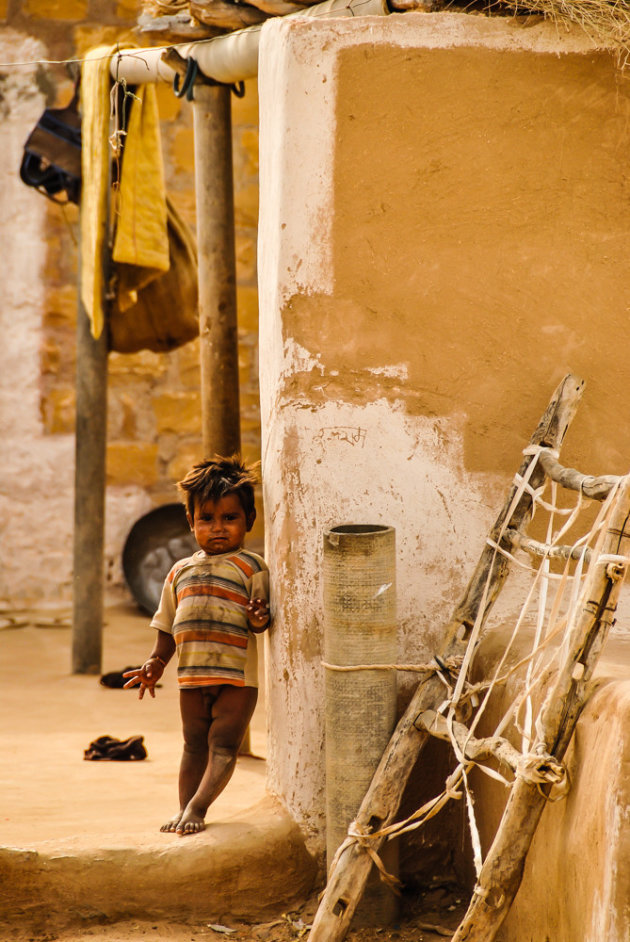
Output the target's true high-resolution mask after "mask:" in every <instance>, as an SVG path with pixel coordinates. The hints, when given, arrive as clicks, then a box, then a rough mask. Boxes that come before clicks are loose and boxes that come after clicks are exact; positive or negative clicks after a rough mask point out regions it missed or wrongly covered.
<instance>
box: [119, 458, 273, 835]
mask: <svg viewBox="0 0 630 942" xmlns="http://www.w3.org/2000/svg"><path fill="white" fill-rule="evenodd" d="M255 483H256V475H255V473H254V472H253V470H252V469H250V468H247V467H246V466H245V465H244V464H243V463H242V462H241V461H240V459H239V458H238V457H237V456H234V457H232V458H221V457H218V456H217V457H216V458H215V459H214V460H212V461H203V462H201V463H200V464H197V465H195V466H194V467H193V468H192V470H191V471H189V472H188V474H187V475H186V476H185V477H184V479H183V480H182V481H180V482H179V484H178V487H179V489H180V490H181V491H183V492H184V494H185V503H186V517H187V519H188V523H189V524H190V528H191V530H192V531H193V533H194V535H195V539H196V541H197V543H198V544H199V551H198V552H196V553H194V554H193V555H192V556H190V557H188V558H187V559H180V560H179V562H177V563H175V564H174V566H173V567H172V569H171V571H170V572H169V574H168V576H167V577H166V581H165V583H164V588H163V590H162V597H161V600H160V605H159V608H158V610H157V612H156V613H155V615H154V616H153V619H152V621H151V626H152V627H153V628H155V629H157V636H156V640H155V644H154V646H153V650H152V651H151V654H150V656H149V658H148V659H147V660H146V661H145V663H144V664H143V665H142V667H141V668H138V669H137V670H131V671H127V672H126V673H125V675H124V676H125V677H129V678H130V680H128V681H127V683H126V684H125V687H133V686H135V685H136V684H140V691H139V697H140V699H142V697H143V696H144V693H145V691H146V690H148V691H149V693H150V694H151V696H152V697H155V685H156V683H157V682H158V681H159V679H160V678H161V676H162V674H163V673H164V668H165V667H166V665H167V664H168V662H169V661H170V659H171V657H172V656H173V654H174V653H175V651H177V657H178V668H177V676H178V681H179V696H180V709H181V716H182V726H183V735H184V752H183V755H182V760H181V766H180V770H179V811H178V813H177V814H176V815H175V816H174V817H173V818H171V820H170V821H167V823H166V824H164V825H163V826H162V827H161V828H160V830H162V831H171V832H174V833H176V834H179V835H186V834H195V833H197V832H198V831H202V830H203V829H204V827H205V824H204V818H205V815H206V812H207V810H208V807H209V806H210V805H211V804H212V802H213V801H214V800H215V798H216V797H217V796H218V795H219V794H220V793H221V792H222V791H223V789H224V788H225V786H226V785H227V783H228V782H229V780H230V778H231V777H232V773H233V772H234V767H235V765H236V756H237V753H238V749H239V746H240V744H241V741H242V739H243V736H244V735H245V732H246V730H247V726H248V724H249V721H250V719H251V717H252V714H253V712H254V707H255V706H256V700H257V697H258V686H257V685H258V679H257V656H256V639H255V637H254V635H253V634H252V632H253V633H254V634H258V633H260V632H262V631H264V630H265V628H266V627H267V626H268V625H269V620H270V614H269V605H268V597H269V575H268V570H267V566H266V564H265V561H264V560H263V559H262V557H260V556H258V555H256V553H251V552H249V550H245V549H243V540H244V538H245V534H246V533H248V532H249V531H250V530H251V528H252V526H253V523H254V520H255V519H256V508H255V506H254V484H255Z"/></svg>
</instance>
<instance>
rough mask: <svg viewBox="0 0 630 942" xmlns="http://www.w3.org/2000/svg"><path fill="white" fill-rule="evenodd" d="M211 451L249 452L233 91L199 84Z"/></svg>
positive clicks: (206, 439) (202, 301) (205, 397)
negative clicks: (241, 370)
mask: <svg viewBox="0 0 630 942" xmlns="http://www.w3.org/2000/svg"><path fill="white" fill-rule="evenodd" d="M194 94H195V98H194V105H193V111H194V129H195V187H196V198H197V244H198V253H199V336H200V341H201V343H200V357H201V421H202V435H203V453H204V456H205V457H207V458H210V457H212V456H213V455H214V454H219V455H226V456H228V455H231V454H234V453H235V452H238V451H240V449H241V430H240V406H239V385H238V334H237V320H236V261H235V251H234V188H233V180H232V121H231V111H230V108H231V102H230V94H231V92H230V88H229V87H228V86H225V85H214V86H208V85H202V84H200V83H199V84H196V85H195V93H194Z"/></svg>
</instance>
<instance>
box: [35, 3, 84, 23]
mask: <svg viewBox="0 0 630 942" xmlns="http://www.w3.org/2000/svg"><path fill="white" fill-rule="evenodd" d="M87 9H88V3H87V0H24V4H23V11H24V13H26V14H27V16H32V17H33V18H34V19H41V20H82V19H84V18H85V17H86V15H87Z"/></svg>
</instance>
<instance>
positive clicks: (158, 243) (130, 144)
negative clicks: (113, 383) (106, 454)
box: [81, 46, 170, 337]
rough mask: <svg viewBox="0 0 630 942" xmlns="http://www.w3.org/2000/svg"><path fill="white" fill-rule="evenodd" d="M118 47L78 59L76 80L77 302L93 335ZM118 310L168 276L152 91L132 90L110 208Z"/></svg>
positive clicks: (99, 306) (99, 320)
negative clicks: (78, 148)
mask: <svg viewBox="0 0 630 942" xmlns="http://www.w3.org/2000/svg"><path fill="white" fill-rule="evenodd" d="M116 51H117V47H116V46H114V47H111V46H98V47H97V48H95V49H92V50H90V52H89V53H88V54H87V56H86V57H85V60H84V62H83V69H82V77H81V113H82V179H83V182H82V192H81V299H82V301H83V304H84V306H85V309H86V312H87V315H88V317H89V318H90V320H91V322H92V334H93V336H94V337H99V336H100V334H101V331H102V329H103V319H104V313H103V287H104V268H105V254H104V253H105V251H106V248H107V246H106V245H105V240H106V238H107V212H108V198H107V197H108V186H109V161H110V159H111V153H110V147H109V127H110V111H111V104H110V89H111V86H112V80H111V76H110V61H111V57H112V55H113V54H114V53H115V52H116ZM114 209H115V218H114V226H115V238H114V247H113V251H112V258H113V261H114V262H115V263H116V274H117V278H116V283H117V303H118V306H119V308H120V309H121V310H126V309H127V308H129V307H131V306H132V305H133V304H134V303H135V302H136V300H137V296H138V295H137V292H138V290H139V289H140V288H142V287H143V286H144V285H146V284H148V283H149V282H150V281H152V280H153V279H154V278H156V277H157V276H158V275H160V274H162V273H163V272H165V271H168V269H169V265H170V262H169V244H168V234H167V227H166V189H165V185H164V171H163V165H162V148H161V141H160V126H159V115H158V108H157V95H156V91H155V86H153V85H141V86H138V87H137V88H136V90H135V94H134V97H133V99H132V106H131V110H130V115H129V124H128V128H127V133H126V136H125V146H124V154H123V160H122V170H121V175H120V183H119V191H118V198H117V200H116V201H115V203H114Z"/></svg>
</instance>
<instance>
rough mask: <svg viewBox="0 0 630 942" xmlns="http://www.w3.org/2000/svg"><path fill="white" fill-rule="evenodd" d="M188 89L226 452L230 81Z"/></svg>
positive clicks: (229, 426)
mask: <svg viewBox="0 0 630 942" xmlns="http://www.w3.org/2000/svg"><path fill="white" fill-rule="evenodd" d="M194 96H195V97H194V100H193V122H194V130H195V192H196V207H197V252H198V258H199V262H198V265H199V341H200V343H199V357H200V364H201V429H202V447H203V454H204V457H205V458H212V457H213V455H215V454H216V455H223V456H225V457H229V456H230V455H233V454H236V453H237V452H240V450H241V410H240V396H239V379H238V323H237V314H236V252H235V248H234V179H233V170H232V110H231V109H232V102H231V89H230V87H229V86H228V85H202V84H201V83H197V84H196V85H195V92H194ZM240 753H241V755H250V754H251V733H250V730H249V728H248V729H247V732H246V733H245V736H244V738H243V742H242V743H241V748H240Z"/></svg>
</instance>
